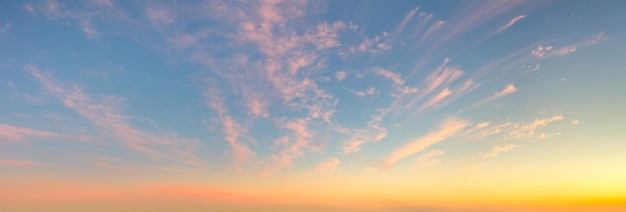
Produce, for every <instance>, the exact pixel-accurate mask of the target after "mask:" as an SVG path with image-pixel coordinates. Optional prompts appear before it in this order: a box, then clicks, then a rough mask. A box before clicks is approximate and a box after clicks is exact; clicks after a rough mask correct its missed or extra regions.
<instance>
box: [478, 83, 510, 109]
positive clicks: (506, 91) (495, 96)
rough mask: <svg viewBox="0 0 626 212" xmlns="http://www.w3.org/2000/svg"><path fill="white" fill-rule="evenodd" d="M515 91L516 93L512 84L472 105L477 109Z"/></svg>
mask: <svg viewBox="0 0 626 212" xmlns="http://www.w3.org/2000/svg"><path fill="white" fill-rule="evenodd" d="M516 91H518V89H517V88H516V87H515V85H513V84H509V85H507V86H506V87H504V89H502V91H500V92H496V93H494V94H493V95H492V96H490V97H487V98H486V99H483V100H481V101H480V102H477V103H476V104H474V107H479V106H483V105H485V104H487V103H489V102H491V101H493V100H496V99H499V98H502V97H504V96H506V95H509V94H512V93H515V92H516Z"/></svg>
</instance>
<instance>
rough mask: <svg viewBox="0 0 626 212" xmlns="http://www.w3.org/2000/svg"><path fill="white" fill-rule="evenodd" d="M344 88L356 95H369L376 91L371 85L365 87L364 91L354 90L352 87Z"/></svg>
mask: <svg viewBox="0 0 626 212" xmlns="http://www.w3.org/2000/svg"><path fill="white" fill-rule="evenodd" d="M346 90H348V91H350V93H353V94H354V95H357V96H360V97H363V96H370V95H374V94H376V93H377V90H376V88H374V87H371V86H370V87H369V88H367V90H364V91H356V90H352V89H349V88H346Z"/></svg>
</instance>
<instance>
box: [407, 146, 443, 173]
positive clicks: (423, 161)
mask: <svg viewBox="0 0 626 212" xmlns="http://www.w3.org/2000/svg"><path fill="white" fill-rule="evenodd" d="M445 153H446V152H445V151H442V150H431V151H430V152H428V153H426V154H424V155H422V156H420V157H419V158H417V159H416V160H415V161H414V163H415V168H417V169H423V168H427V167H430V166H434V165H437V164H439V163H441V159H439V158H437V157H439V156H441V155H443V154H445Z"/></svg>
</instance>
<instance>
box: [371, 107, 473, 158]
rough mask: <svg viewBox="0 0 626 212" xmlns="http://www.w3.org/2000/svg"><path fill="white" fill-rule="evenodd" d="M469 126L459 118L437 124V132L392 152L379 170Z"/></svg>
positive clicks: (451, 118)
mask: <svg viewBox="0 0 626 212" xmlns="http://www.w3.org/2000/svg"><path fill="white" fill-rule="evenodd" d="M469 124H470V123H469V122H467V121H466V120H463V119H460V118H456V117H450V118H447V119H445V120H443V121H442V122H441V123H440V124H439V128H438V129H437V130H435V131H431V132H430V133H428V134H426V135H425V136H423V137H421V138H418V139H415V140H413V141H410V142H409V143H407V144H406V145H405V146H403V147H401V148H399V149H396V150H395V151H393V152H392V153H391V154H390V155H389V156H387V157H386V158H385V159H384V160H383V161H382V162H381V164H380V168H383V169H390V168H391V167H392V166H393V164H394V163H395V162H396V161H398V160H400V159H403V158H405V157H408V156H411V155H413V154H415V153H418V152H421V151H422V150H424V149H426V148H427V147H429V146H431V145H433V144H436V143H438V142H440V141H443V140H445V139H447V138H449V137H452V136H454V135H456V134H458V133H459V132H461V131H462V130H463V129H464V128H465V127H466V126H468V125H469Z"/></svg>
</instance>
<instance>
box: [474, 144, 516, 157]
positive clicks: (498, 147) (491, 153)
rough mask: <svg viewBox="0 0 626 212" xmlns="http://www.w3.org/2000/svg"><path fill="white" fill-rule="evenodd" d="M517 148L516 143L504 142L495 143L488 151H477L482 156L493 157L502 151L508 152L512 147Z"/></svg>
mask: <svg viewBox="0 0 626 212" xmlns="http://www.w3.org/2000/svg"><path fill="white" fill-rule="evenodd" d="M517 148H519V145H517V144H504V145H496V146H494V147H493V149H491V151H489V152H483V153H479V155H480V156H481V157H482V158H495V157H497V156H498V155H499V154H500V153H502V152H508V151H511V150H514V149H517Z"/></svg>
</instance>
